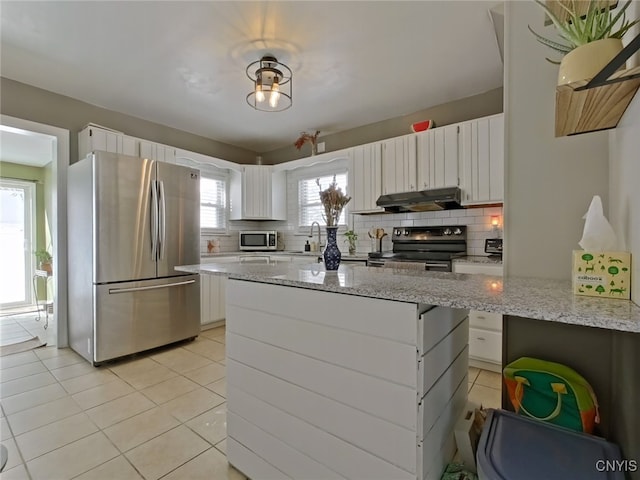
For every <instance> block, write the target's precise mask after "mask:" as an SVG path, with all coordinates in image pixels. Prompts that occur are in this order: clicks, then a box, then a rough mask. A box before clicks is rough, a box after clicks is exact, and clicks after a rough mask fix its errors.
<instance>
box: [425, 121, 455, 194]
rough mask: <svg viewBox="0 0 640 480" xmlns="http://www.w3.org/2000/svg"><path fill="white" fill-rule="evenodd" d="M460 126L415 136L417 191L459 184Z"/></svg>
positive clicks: (441, 128)
mask: <svg viewBox="0 0 640 480" xmlns="http://www.w3.org/2000/svg"><path fill="white" fill-rule="evenodd" d="M459 130H460V125H459V124H454V125H447V126H445V127H439V128H435V129H433V130H427V131H426V132H421V133H417V134H416V140H417V152H418V155H417V157H418V162H417V163H418V179H417V184H418V190H424V189H427V188H440V187H453V186H456V185H458V184H459V148H458V147H459Z"/></svg>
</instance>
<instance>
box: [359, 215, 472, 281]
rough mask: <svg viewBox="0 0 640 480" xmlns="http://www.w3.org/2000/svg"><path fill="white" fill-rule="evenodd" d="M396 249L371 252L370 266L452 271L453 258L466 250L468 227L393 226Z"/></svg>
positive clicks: (463, 254)
mask: <svg viewBox="0 0 640 480" xmlns="http://www.w3.org/2000/svg"><path fill="white" fill-rule="evenodd" d="M391 241H392V242H393V250H392V251H390V252H371V253H369V258H368V259H367V266H369V267H394V268H409V269H417V270H432V271H440V272H450V271H452V267H451V261H452V260H453V259H454V258H456V257H462V256H465V255H466V254H467V227H466V226H465V225H451V226H438V227H394V228H393V235H392V237H391Z"/></svg>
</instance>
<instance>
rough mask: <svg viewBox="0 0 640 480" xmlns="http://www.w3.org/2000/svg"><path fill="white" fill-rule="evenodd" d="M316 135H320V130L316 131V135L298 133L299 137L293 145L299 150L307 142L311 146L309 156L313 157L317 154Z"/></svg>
mask: <svg viewBox="0 0 640 480" xmlns="http://www.w3.org/2000/svg"><path fill="white" fill-rule="evenodd" d="M318 135H320V130H316V133H314V134H311V133H307V132H300V136H299V137H298V139H297V140H296V142H295V143H294V145H295V147H296V148H297V149H298V150H300V149H301V148H302V146H303V145H304V144H305V143H307V142H309V143H310V144H311V156H313V155H315V154H316V153H318Z"/></svg>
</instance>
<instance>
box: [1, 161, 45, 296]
mask: <svg viewBox="0 0 640 480" xmlns="http://www.w3.org/2000/svg"><path fill="white" fill-rule="evenodd" d="M0 177H2V178H9V179H14V180H26V181H32V182H35V186H36V212H35V214H36V218H35V224H36V243H35V248H34V249H33V250H37V249H41V248H43V249H44V248H47V244H46V209H45V185H44V180H45V169H44V168H43V167H32V166H28V165H19V164H17V163H10V162H2V161H0ZM49 247H50V246H49ZM49 251H51V248H49ZM34 261H35V260H34ZM40 283H42V282H40ZM44 294H45V289H44V285H38V298H44Z"/></svg>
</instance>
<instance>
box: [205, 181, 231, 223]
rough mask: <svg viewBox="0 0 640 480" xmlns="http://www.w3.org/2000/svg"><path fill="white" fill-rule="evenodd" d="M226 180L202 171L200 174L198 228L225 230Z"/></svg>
mask: <svg viewBox="0 0 640 480" xmlns="http://www.w3.org/2000/svg"><path fill="white" fill-rule="evenodd" d="M226 229H227V182H226V179H223V178H215V177H212V176H209V175H207V174H206V173H204V172H201V174H200V230H206V231H208V232H211V231H218V232H220V231H226Z"/></svg>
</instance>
